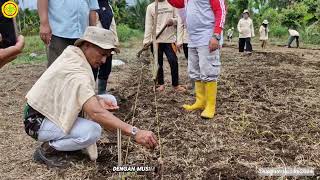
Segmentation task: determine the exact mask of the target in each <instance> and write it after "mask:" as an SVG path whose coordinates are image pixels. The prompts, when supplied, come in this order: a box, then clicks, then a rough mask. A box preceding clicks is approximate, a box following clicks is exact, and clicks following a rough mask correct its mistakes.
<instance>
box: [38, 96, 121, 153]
mask: <svg viewBox="0 0 320 180" xmlns="http://www.w3.org/2000/svg"><path fill="white" fill-rule="evenodd" d="M99 96H100V97H102V98H104V99H108V100H111V101H113V102H114V103H115V104H117V101H116V98H115V97H114V96H112V95H107V94H105V95H99ZM101 131H102V130H101V126H100V125H99V124H98V123H96V122H94V121H92V120H88V119H84V118H80V117H78V118H77V119H76V121H75V123H74V125H73V127H72V129H71V131H70V133H69V134H65V133H64V132H63V130H62V129H61V128H60V127H59V126H57V125H56V124H55V123H53V122H52V121H50V120H49V119H47V118H45V119H44V121H43V122H42V124H41V127H40V129H39V132H38V133H39V134H38V140H39V141H41V142H48V141H49V144H50V146H52V147H54V148H55V149H56V150H58V151H76V150H81V149H85V148H87V147H89V146H90V145H92V144H94V143H96V142H97V140H98V139H99V138H100V137H101Z"/></svg>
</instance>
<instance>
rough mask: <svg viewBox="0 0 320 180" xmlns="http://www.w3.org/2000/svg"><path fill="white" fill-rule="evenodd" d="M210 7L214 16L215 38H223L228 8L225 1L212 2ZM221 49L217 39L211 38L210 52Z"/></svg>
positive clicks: (214, 0)
mask: <svg viewBox="0 0 320 180" xmlns="http://www.w3.org/2000/svg"><path fill="white" fill-rule="evenodd" d="M210 5H211V8H212V11H213V14H214V18H215V23H214V27H213V33H214V35H215V36H221V32H222V30H223V28H224V23H225V19H226V6H225V2H224V0H210ZM218 48H219V42H218V40H217V39H216V38H211V40H210V42H209V50H210V52H212V51H215V50H216V49H218Z"/></svg>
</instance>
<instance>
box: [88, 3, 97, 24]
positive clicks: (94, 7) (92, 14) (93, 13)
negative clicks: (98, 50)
mask: <svg viewBox="0 0 320 180" xmlns="http://www.w3.org/2000/svg"><path fill="white" fill-rule="evenodd" d="M89 8H90V13H89V26H97V14H96V10H98V9H99V3H98V0H90V1H89Z"/></svg>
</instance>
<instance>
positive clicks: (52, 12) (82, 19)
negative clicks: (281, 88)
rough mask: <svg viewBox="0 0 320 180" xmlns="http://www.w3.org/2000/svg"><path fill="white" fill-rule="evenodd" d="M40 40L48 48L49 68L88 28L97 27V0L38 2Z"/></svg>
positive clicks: (48, 0)
mask: <svg viewBox="0 0 320 180" xmlns="http://www.w3.org/2000/svg"><path fill="white" fill-rule="evenodd" d="M37 3H38V5H37V6H38V14H39V17H40V38H41V39H42V41H43V42H44V43H45V45H46V46H48V52H47V53H48V67H49V66H50V65H51V64H52V63H53V62H54V61H55V60H56V59H57V58H58V56H60V54H61V53H62V52H63V50H64V49H65V48H66V47H67V46H69V45H73V44H74V43H75V41H76V40H77V39H79V38H80V37H81V36H82V35H83V33H84V31H85V29H86V28H87V26H89V25H90V26H95V25H96V12H95V10H97V9H99V5H98V1H97V0H86V1H83V0H81V1H79V0H63V1H61V0H38V2H37Z"/></svg>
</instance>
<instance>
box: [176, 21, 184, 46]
mask: <svg viewBox="0 0 320 180" xmlns="http://www.w3.org/2000/svg"><path fill="white" fill-rule="evenodd" d="M183 36H184V24H183V22H182V19H181V17H178V25H177V46H178V48H181V46H182V44H183Z"/></svg>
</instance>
